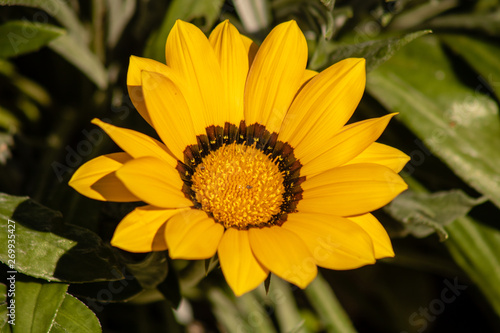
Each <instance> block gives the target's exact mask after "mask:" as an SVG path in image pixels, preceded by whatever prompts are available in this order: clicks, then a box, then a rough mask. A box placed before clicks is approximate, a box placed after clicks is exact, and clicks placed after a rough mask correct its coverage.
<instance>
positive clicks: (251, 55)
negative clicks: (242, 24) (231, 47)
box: [240, 35, 259, 67]
mask: <svg viewBox="0 0 500 333" xmlns="http://www.w3.org/2000/svg"><path fill="white" fill-rule="evenodd" d="M240 36H241V40H242V41H243V45H245V50H246V53H247V56H248V66H249V67H250V66H252V63H253V60H254V59H255V55H256V54H257V51H258V50H259V46H258V45H257V44H255V43H254V41H253V40H251V39H250V38H248V37H247V36H245V35H240Z"/></svg>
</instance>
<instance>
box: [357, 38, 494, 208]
mask: <svg viewBox="0 0 500 333" xmlns="http://www.w3.org/2000/svg"><path fill="white" fill-rule="evenodd" d="M481 88H482V87H481V85H480V84H479V85H478V86H476V87H468V86H466V85H465V84H464V83H462V82H461V81H460V80H459V79H458V78H457V76H456V74H455V72H454V70H453V68H452V64H451V63H450V61H449V59H448V58H447V57H446V55H445V54H444V52H443V50H442V48H441V46H440V44H439V41H438V40H437V38H435V37H429V38H425V39H418V40H416V41H414V42H413V43H410V44H409V45H408V46H406V47H405V48H403V49H402V50H401V51H400V52H398V53H397V54H396V55H395V56H394V57H393V58H392V59H391V60H390V61H388V62H387V63H385V64H384V65H382V66H380V67H379V68H378V69H377V70H376V71H373V72H371V73H370V74H369V75H368V80H367V90H368V92H369V93H370V94H371V95H373V96H374V97H375V98H376V99H378V101H379V102H380V103H381V104H382V105H384V106H385V107H386V108H387V109H388V110H389V111H390V112H400V114H399V116H398V119H399V120H400V121H402V122H403V123H405V125H406V126H407V127H408V128H410V129H411V130H412V131H413V132H414V133H415V134H416V135H417V136H418V137H419V138H420V139H421V140H422V141H423V142H424V143H425V144H426V146H428V147H429V148H430V150H431V152H432V153H433V154H435V155H437V156H438V157H439V158H440V159H441V160H442V161H443V162H445V163H446V164H447V165H448V166H449V167H450V168H451V169H452V170H453V171H454V172H455V173H456V174H457V175H459V176H460V177H461V178H462V179H463V180H464V181H465V182H467V183H468V184H469V185H470V186H471V187H473V188H475V189H476V190H478V191H479V192H481V193H483V194H484V195H486V196H487V197H488V198H489V199H490V200H491V201H493V202H494V203H495V204H496V205H497V206H500V175H499V173H498V166H499V165H500V150H499V149H498V147H500V118H499V116H498V105H497V104H496V103H495V101H494V100H492V99H491V98H490V97H489V96H488V95H487V94H484V93H482V91H484V90H482V89H481ZM422 155H423V156H424V160H423V161H419V162H418V163H419V164H418V165H420V164H421V163H425V156H426V155H425V154H423V153H422ZM418 165H413V164H412V162H411V161H410V163H409V164H408V165H407V167H406V169H407V171H408V172H409V173H411V172H413V171H414V170H415V167H417V166H418Z"/></svg>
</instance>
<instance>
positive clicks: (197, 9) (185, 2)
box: [144, 0, 224, 63]
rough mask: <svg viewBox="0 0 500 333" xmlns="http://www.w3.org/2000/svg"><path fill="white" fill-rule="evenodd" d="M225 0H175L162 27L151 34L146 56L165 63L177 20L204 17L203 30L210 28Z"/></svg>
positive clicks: (145, 51)
mask: <svg viewBox="0 0 500 333" xmlns="http://www.w3.org/2000/svg"><path fill="white" fill-rule="evenodd" d="M223 3H224V1H222V0H174V1H172V3H171V4H170V7H169V9H168V12H167V14H166V16H165V18H164V19H163V23H162V25H161V27H160V29H159V30H158V31H157V32H156V33H154V34H153V35H151V37H150V38H149V39H148V41H147V44H146V49H145V50H144V56H145V57H146V58H152V59H155V60H158V61H160V62H163V63H165V43H166V42H167V37H168V34H169V32H170V30H171V29H172V27H173V26H174V24H175V21H176V20H179V19H180V20H184V21H192V20H194V19H196V18H203V20H204V22H205V24H204V25H203V26H202V29H203V30H205V31H206V30H208V29H209V28H211V27H212V25H213V24H214V23H215V21H216V20H217V18H218V17H219V12H220V9H221V7H222V4H223Z"/></svg>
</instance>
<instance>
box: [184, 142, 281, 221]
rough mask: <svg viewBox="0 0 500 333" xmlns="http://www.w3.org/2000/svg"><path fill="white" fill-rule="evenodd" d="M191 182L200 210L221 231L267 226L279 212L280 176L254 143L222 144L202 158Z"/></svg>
mask: <svg viewBox="0 0 500 333" xmlns="http://www.w3.org/2000/svg"><path fill="white" fill-rule="evenodd" d="M191 181H192V186H191V188H192V189H193V190H194V192H195V193H196V200H197V201H198V202H199V203H200V204H201V207H202V209H203V210H204V211H206V212H207V213H210V214H212V215H213V217H214V219H215V220H216V221H217V222H219V223H221V224H222V225H224V227H225V228H230V227H232V228H237V229H247V228H249V227H261V226H265V225H270V224H272V220H273V218H274V216H276V215H277V214H279V213H280V212H281V205H282V203H283V194H284V193H285V187H284V185H283V182H284V177H283V173H282V172H281V171H280V170H279V168H278V166H277V165H276V163H275V161H273V160H271V159H270V156H268V155H265V154H264V153H263V152H262V150H259V149H257V148H255V144H254V145H252V146H247V145H245V144H238V143H231V144H227V145H222V146H221V147H220V148H219V149H217V150H215V151H212V152H210V153H209V154H208V155H207V156H205V157H203V159H202V161H201V163H200V164H198V165H197V166H196V169H195V171H194V173H193V176H192V178H191Z"/></svg>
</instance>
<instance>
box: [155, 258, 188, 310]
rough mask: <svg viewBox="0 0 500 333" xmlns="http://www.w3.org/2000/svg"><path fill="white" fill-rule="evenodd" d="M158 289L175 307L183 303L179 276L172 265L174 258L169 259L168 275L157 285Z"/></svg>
mask: <svg viewBox="0 0 500 333" xmlns="http://www.w3.org/2000/svg"><path fill="white" fill-rule="evenodd" d="M156 288H157V289H158V291H159V292H160V293H161V294H162V295H163V297H165V298H166V299H167V300H168V301H169V302H170V304H171V305H172V307H173V308H175V309H177V308H178V307H179V305H180V304H181V300H182V295H181V288H180V285H179V277H178V276H177V272H176V270H175V269H174V266H173V265H172V260H168V275H167V278H166V279H165V280H163V282H161V283H160V284H159V285H158V286H157V287H156Z"/></svg>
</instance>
